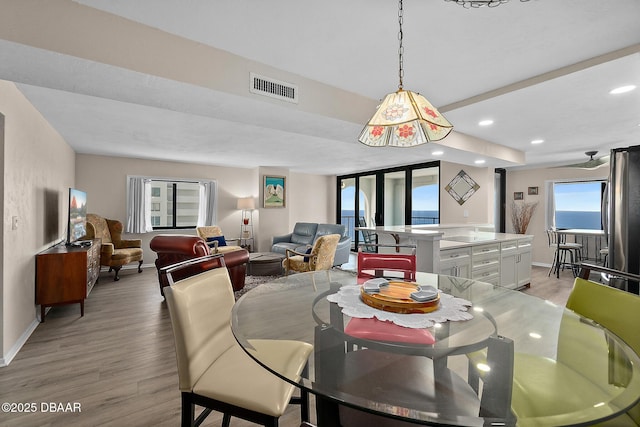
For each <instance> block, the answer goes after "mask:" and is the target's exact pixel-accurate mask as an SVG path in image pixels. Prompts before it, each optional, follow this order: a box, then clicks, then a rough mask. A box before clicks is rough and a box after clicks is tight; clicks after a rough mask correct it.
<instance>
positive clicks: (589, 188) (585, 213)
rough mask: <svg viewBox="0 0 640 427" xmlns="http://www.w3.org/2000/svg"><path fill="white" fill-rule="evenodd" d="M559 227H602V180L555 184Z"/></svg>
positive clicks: (589, 228) (554, 191) (556, 213)
mask: <svg viewBox="0 0 640 427" xmlns="http://www.w3.org/2000/svg"><path fill="white" fill-rule="evenodd" d="M553 193H554V194H553V196H554V199H555V206H556V210H555V217H556V218H555V220H556V227H557V228H580V229H587V230H600V229H602V218H601V216H602V215H601V212H600V204H601V197H602V182H601V181H590V182H569V183H555V184H554V185H553Z"/></svg>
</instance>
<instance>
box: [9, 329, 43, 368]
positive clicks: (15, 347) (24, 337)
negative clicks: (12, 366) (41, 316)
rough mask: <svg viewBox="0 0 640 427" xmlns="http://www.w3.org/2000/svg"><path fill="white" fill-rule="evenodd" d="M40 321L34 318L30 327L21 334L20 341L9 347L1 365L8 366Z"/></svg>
mask: <svg viewBox="0 0 640 427" xmlns="http://www.w3.org/2000/svg"><path fill="white" fill-rule="evenodd" d="M39 324H40V322H39V321H38V319H34V320H33V322H31V324H30V325H29V327H28V328H27V329H26V330H25V331H24V332H23V333H22V335H20V338H18V341H16V343H15V344H14V345H13V346H12V347H11V348H10V349H9V352H8V353H7V354H5V355H3V357H2V358H1V359H0V367H3V366H8V365H9V363H11V361H12V360H13V358H14V357H16V355H17V354H18V351H20V349H21V348H22V346H23V345H25V343H26V342H27V340H28V339H29V337H30V336H31V334H32V333H33V331H35V330H36V328H37V327H38V325H39Z"/></svg>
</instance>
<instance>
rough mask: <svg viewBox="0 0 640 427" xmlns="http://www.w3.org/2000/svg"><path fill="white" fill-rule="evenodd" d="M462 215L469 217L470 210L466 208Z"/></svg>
mask: <svg viewBox="0 0 640 427" xmlns="http://www.w3.org/2000/svg"><path fill="white" fill-rule="evenodd" d="M462 216H464V217H465V218H469V211H468V210H466V209H465V210H464V212H462Z"/></svg>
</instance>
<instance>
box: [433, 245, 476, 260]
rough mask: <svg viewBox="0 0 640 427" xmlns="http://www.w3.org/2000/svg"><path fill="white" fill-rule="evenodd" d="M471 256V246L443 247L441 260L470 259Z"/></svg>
mask: <svg viewBox="0 0 640 427" xmlns="http://www.w3.org/2000/svg"><path fill="white" fill-rule="evenodd" d="M470 257H471V249H470V248H455V249H441V250H440V262H444V261H449V260H458V259H469V258H470Z"/></svg>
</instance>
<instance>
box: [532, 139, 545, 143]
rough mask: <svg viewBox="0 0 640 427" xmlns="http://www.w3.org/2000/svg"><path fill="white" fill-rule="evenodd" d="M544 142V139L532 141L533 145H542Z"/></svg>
mask: <svg viewBox="0 0 640 427" xmlns="http://www.w3.org/2000/svg"><path fill="white" fill-rule="evenodd" d="M543 142H544V139H533V140H531V143H532V144H542V143H543Z"/></svg>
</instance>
